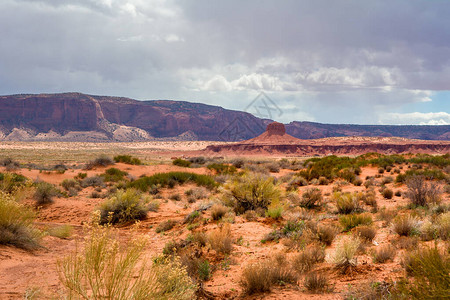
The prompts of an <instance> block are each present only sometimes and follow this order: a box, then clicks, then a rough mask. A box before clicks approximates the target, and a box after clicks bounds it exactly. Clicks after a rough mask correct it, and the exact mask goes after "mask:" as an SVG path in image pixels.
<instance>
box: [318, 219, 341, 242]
mask: <svg viewBox="0 0 450 300" xmlns="http://www.w3.org/2000/svg"><path fill="white" fill-rule="evenodd" d="M338 233H339V230H338V229H337V228H336V227H334V226H330V225H323V224H319V225H318V226H317V238H318V240H319V241H320V242H322V243H324V244H325V245H327V246H330V245H331V244H332V243H333V241H334V239H335V237H336V235H337V234H338Z"/></svg>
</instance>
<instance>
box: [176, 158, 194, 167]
mask: <svg viewBox="0 0 450 300" xmlns="http://www.w3.org/2000/svg"><path fill="white" fill-rule="evenodd" d="M172 164H173V165H174V166H179V167H185V168H189V167H190V166H191V162H190V161H188V160H184V159H182V158H177V159H174V160H173V161H172Z"/></svg>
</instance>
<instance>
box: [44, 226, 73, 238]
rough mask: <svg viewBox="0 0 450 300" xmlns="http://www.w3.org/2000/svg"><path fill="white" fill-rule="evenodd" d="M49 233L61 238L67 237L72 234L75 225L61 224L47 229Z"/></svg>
mask: <svg viewBox="0 0 450 300" xmlns="http://www.w3.org/2000/svg"><path fill="white" fill-rule="evenodd" d="M47 232H48V234H49V235H51V236H54V237H57V238H60V239H67V238H69V237H70V236H71V235H72V232H73V227H72V226H70V225H67V224H66V225H61V226H56V227H52V228H50V229H49V230H47Z"/></svg>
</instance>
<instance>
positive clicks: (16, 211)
mask: <svg viewBox="0 0 450 300" xmlns="http://www.w3.org/2000/svg"><path fill="white" fill-rule="evenodd" d="M33 220H34V213H33V212H32V211H31V210H29V209H28V208H26V207H24V206H23V205H21V204H19V203H17V202H16V201H15V200H14V199H13V197H12V196H11V195H8V194H6V193H4V192H1V191H0V245H12V246H15V247H18V248H23V249H27V250H33V249H36V248H38V247H39V239H40V237H41V234H40V232H39V231H38V230H37V229H35V228H34V227H33Z"/></svg>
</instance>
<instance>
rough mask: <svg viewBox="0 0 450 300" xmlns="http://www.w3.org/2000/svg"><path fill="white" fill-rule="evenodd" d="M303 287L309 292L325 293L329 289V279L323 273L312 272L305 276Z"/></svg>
mask: <svg viewBox="0 0 450 300" xmlns="http://www.w3.org/2000/svg"><path fill="white" fill-rule="evenodd" d="M303 285H304V286H305V288H306V289H307V290H308V291H309V292H314V293H323V292H327V291H328V290H329V289H330V288H329V285H330V284H329V282H328V277H327V276H326V275H325V274H323V273H318V272H311V273H308V274H306V275H305V279H304V281H303Z"/></svg>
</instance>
